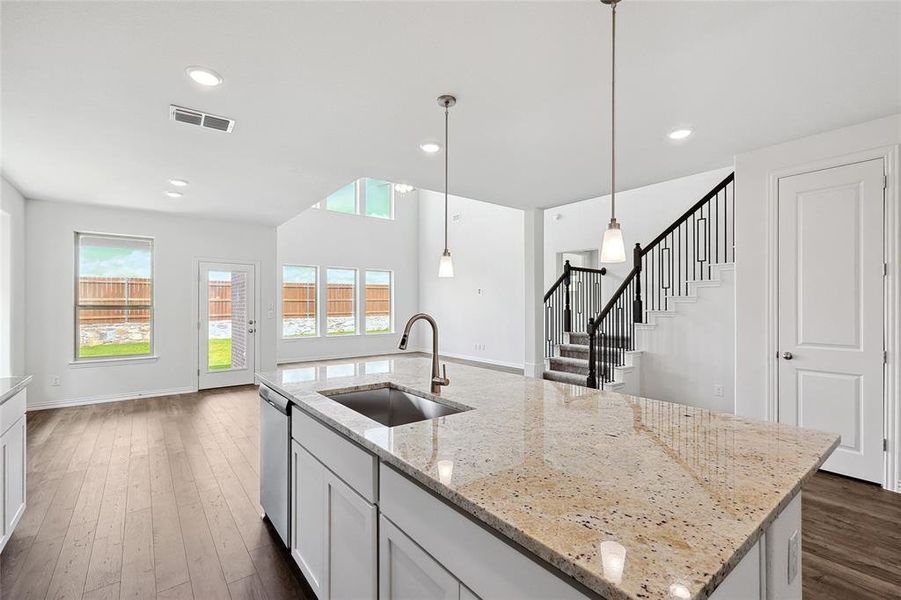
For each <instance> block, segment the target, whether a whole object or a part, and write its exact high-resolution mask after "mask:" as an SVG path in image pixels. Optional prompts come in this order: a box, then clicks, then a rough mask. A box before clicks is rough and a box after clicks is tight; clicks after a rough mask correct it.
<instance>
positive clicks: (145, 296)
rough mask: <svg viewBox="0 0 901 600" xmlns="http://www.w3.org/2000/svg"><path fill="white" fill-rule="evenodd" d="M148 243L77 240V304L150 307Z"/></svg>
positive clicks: (114, 239)
mask: <svg viewBox="0 0 901 600" xmlns="http://www.w3.org/2000/svg"><path fill="white" fill-rule="evenodd" d="M151 248H152V246H151V241H150V240H145V239H135V238H117V237H101V236H91V235H79V236H78V304H100V305H109V306H125V305H129V306H130V305H134V304H137V305H145V306H146V305H149V304H150V303H151V301H150V300H151V298H152V297H153V295H152V291H153V290H152V286H151V281H150V275H151V264H152V259H151Z"/></svg>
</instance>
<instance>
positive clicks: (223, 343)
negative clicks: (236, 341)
mask: <svg viewBox="0 0 901 600" xmlns="http://www.w3.org/2000/svg"><path fill="white" fill-rule="evenodd" d="M209 366H210V370H211V371H217V370H222V369H230V368H231V366H232V341H231V338H229V339H221V340H210V346H209Z"/></svg>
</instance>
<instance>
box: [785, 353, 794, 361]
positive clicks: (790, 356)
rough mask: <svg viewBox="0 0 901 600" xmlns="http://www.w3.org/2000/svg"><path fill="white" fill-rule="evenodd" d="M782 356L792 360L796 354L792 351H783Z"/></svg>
mask: <svg viewBox="0 0 901 600" xmlns="http://www.w3.org/2000/svg"><path fill="white" fill-rule="evenodd" d="M782 358H784V359H785V360H791V359H793V358H794V355H793V354H792V353H791V352H783V353H782Z"/></svg>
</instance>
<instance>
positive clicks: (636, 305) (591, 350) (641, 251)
mask: <svg viewBox="0 0 901 600" xmlns="http://www.w3.org/2000/svg"><path fill="white" fill-rule="evenodd" d="M734 181H735V173H734V172H732V173H729V175H727V176H726V177H725V178H724V179H723V180H722V181H720V182H719V183H718V184H717V185H716V186H714V188H713V189H711V190H710V191H709V192H707V193H706V194H705V195H704V196H703V197H702V198H701V199H700V200H698V201H697V202H695V203H694V204H693V205H692V206H691V207H690V208H689V209H688V210H686V211H685V212H684V213H682V215H681V216H680V217H679V218H678V219H676V220H675V221H673V223H672V224H670V225H669V226H668V227H667V228H666V229H664V230H663V232H661V233H660V235H658V236H657V237H655V238H654V239H653V240H651V242H650V243H648V244H647V245H646V246H645V247H644V248H642V246H641V244H638V243H636V244H635V248H634V249H633V252H632V270H631V271H629V273H628V274H627V275H626V276H625V278H623V282H622V283H621V284H620V285H619V287H618V288H617V289H616V290H615V291H614V292H613V295H612V296H611V297H610V300H608V301H607V303H606V304H605V305H604V307H603V308H602V309H601V310H600V312H599V313H598V315H597V317H593V318H590V319H589V320H588V328H587V333H588V381H587V384H588V387H590V388H597V387H598V386H597V384H598V374H597V367H596V364H597V360H596V359H597V353H596V351H595V340H596V338H597V334H598V329H600V328H601V327H602V325H603V324H604V321H605V319H606V318H607V316H608V315H609V314H610V312H611V311H612V310H613V309H614V308H615V307H616V306H617V305H618V304H620V301H621V299H622V297H623V295H624V294H625V293H626V291H627V290H628V289H629V287H630V285H631V284H632V283H633V281H634V282H635V297H634V299H633V302H632V307H631V313H632V322H633V323H642V322H643V318H642V314H643V301H642V297H641V272H642V266H641V265H642V259H643V258H644V257H645V256H647V255H648V254H649V253H650V252H651V251H652V250H654V249H655V248H656V247H657V246H659V245H660V244H661V243H662V242H663V241H664V240H665V239H666V238H667V236H669V235H670V234H672V233H673V232H674V231H676V230H677V229H678V228H679V227H680V226H681V225H684V224H686V223H687V222H688V220H689V219H691V218H692V217H693V216H694V215H695V214H696V213H697V212H698V211H699V210H701V209H702V208H703V207H704V206H705V205H706V204H707V203H708V202H710V200H712V199H713V198H715V197H718V195H719V193H720V192H722V191H723V190H725V189H726V188H727V186H728V185H729V184H730V183H733V182H734ZM733 196H734V193H733ZM733 200H734V198H733ZM724 206H725V208H726V210H727V211H728V202H726V203H725V205H724ZM732 218H733V221H734V219H735V214H734V210H733V215H732ZM725 221H726V222H728V212H727V215H726V217H725ZM733 243H734V238H733ZM705 251H709V248H706V246H705ZM602 335H603V334H602ZM601 349H602V351H603V352H604V353H605V354H606V353H607V352H608V350H609V344H606V343H605V344H603V345H602V346H601ZM603 364H605V365H606V364H607V360H606V357H604V361H603ZM604 379H605V376H604V374H603V373H602V374H601V381H602V384H603V380H604Z"/></svg>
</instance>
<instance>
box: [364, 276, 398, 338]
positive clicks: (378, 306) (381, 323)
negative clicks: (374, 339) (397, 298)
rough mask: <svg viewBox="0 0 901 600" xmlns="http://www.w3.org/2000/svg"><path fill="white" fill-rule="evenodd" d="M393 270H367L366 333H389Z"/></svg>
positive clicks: (390, 328)
mask: <svg viewBox="0 0 901 600" xmlns="http://www.w3.org/2000/svg"><path fill="white" fill-rule="evenodd" d="M391 326H392V323H391V272H390V271H366V333H389V332H390V331H391V330H392V327H391Z"/></svg>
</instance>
